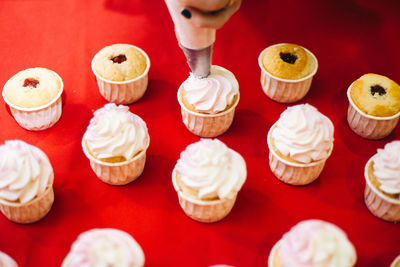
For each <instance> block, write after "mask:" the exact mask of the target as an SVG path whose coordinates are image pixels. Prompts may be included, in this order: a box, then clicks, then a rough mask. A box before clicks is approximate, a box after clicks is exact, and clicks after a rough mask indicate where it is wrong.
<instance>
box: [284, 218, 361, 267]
mask: <svg viewBox="0 0 400 267" xmlns="http://www.w3.org/2000/svg"><path fill="white" fill-rule="evenodd" d="M278 253H279V255H280V259H281V263H282V266H283V267H293V266H296V267H310V266H311V267H350V266H353V265H354V264H355V262H356V258H357V256H356V251H355V249H354V246H353V245H352V244H351V242H350V241H349V240H348V238H347V235H346V234H345V233H344V232H343V231H342V230H341V229H340V228H338V227H337V226H335V225H333V224H331V223H327V222H324V221H321V220H306V221H302V222H300V223H298V224H297V225H295V226H294V227H293V228H292V229H290V231H289V232H287V233H286V234H284V235H283V238H282V239H281V244H280V246H279V248H278Z"/></svg>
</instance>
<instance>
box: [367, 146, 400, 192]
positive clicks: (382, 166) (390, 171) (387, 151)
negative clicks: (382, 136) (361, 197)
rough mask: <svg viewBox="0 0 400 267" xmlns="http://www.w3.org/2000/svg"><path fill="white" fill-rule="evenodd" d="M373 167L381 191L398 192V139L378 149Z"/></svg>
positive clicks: (399, 163)
mask: <svg viewBox="0 0 400 267" xmlns="http://www.w3.org/2000/svg"><path fill="white" fill-rule="evenodd" d="M373 169H374V175H375V177H376V179H377V180H378V182H379V183H380V184H381V185H380V189H381V190H382V191H383V192H385V193H388V194H399V193H400V141H393V142H391V143H387V144H386V145H385V148H384V149H378V153H377V154H376V155H375V156H374V159H373Z"/></svg>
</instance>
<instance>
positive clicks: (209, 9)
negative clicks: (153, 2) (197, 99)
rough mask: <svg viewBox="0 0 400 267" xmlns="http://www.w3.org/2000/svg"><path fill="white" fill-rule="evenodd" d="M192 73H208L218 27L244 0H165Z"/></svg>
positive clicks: (203, 74) (196, 74) (202, 76)
mask: <svg viewBox="0 0 400 267" xmlns="http://www.w3.org/2000/svg"><path fill="white" fill-rule="evenodd" d="M165 2H166V4H167V6H168V9H169V12H170V14H171V17H172V20H173V21H174V24H175V32H176V36H177V39H178V42H179V45H180V47H181V48H182V50H183V52H184V53H185V56H186V58H187V61H188V64H189V67H190V69H191V70H192V73H193V74H194V75H195V76H197V77H199V78H204V77H207V76H208V74H209V73H210V67H211V57H212V51H213V45H214V42H215V33H216V29H219V28H221V27H222V26H223V25H224V24H225V23H226V22H227V21H228V19H229V18H230V17H231V16H232V15H233V14H234V13H235V12H236V11H237V10H238V9H239V7H240V4H241V0H165Z"/></svg>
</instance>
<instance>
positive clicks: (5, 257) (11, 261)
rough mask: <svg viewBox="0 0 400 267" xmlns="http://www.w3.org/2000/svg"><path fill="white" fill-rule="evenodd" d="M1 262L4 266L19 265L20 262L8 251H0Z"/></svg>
mask: <svg viewBox="0 0 400 267" xmlns="http://www.w3.org/2000/svg"><path fill="white" fill-rule="evenodd" d="M0 264H2V265H1V266H2V267H18V264H17V263H16V262H15V260H14V259H13V258H11V257H10V256H8V255H7V254H6V253H4V252H1V251H0Z"/></svg>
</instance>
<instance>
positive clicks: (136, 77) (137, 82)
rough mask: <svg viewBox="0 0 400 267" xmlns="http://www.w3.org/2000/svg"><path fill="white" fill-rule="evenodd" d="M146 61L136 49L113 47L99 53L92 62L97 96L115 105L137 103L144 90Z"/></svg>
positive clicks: (146, 81) (146, 76) (147, 70)
mask: <svg viewBox="0 0 400 267" xmlns="http://www.w3.org/2000/svg"><path fill="white" fill-rule="evenodd" d="M149 69H150V59H149V57H148V56H147V54H146V53H145V52H144V51H143V50H142V49H140V48H139V47H137V46H133V45H129V44H114V45H110V46H106V47H104V48H103V49H101V50H100V51H99V52H98V53H97V54H96V55H95V56H94V57H93V60H92V71H93V73H94V75H95V76H96V78H97V84H98V86H99V90H100V94H101V95H102V96H103V97H104V98H105V99H106V100H108V101H110V102H114V103H117V104H130V103H133V102H135V101H137V100H139V99H140V98H141V97H142V96H143V94H144V93H145V91H146V89H147V84H148V72H149Z"/></svg>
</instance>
